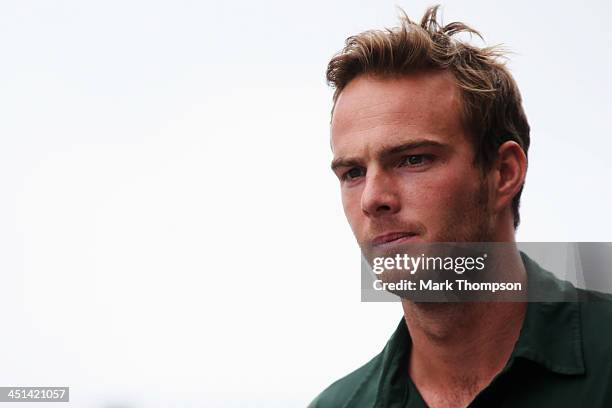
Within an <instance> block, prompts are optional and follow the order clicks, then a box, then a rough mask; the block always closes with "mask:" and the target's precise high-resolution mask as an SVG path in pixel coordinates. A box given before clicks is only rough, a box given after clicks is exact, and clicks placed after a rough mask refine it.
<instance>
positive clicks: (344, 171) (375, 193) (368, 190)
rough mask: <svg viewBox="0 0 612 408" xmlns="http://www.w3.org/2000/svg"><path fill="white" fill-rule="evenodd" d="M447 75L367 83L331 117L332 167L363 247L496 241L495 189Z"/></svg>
mask: <svg viewBox="0 0 612 408" xmlns="http://www.w3.org/2000/svg"><path fill="white" fill-rule="evenodd" d="M460 109H461V105H460V94H459V90H458V88H457V86H456V85H455V83H454V81H453V77H452V75H451V74H450V73H448V72H425V73H418V74H411V75H409V76H404V77H402V78H396V79H380V78H378V79H377V78H373V77H370V76H359V77H357V78H355V79H354V80H352V81H351V82H350V83H349V84H348V86H347V87H346V88H345V89H344V90H343V91H342V93H341V94H340V96H339V98H338V100H337V103H336V106H335V109H334V114H333V118H332V125H331V132H332V140H331V142H332V150H333V153H334V160H333V162H332V168H333V170H334V172H335V173H336V175H337V176H338V178H339V179H340V184H341V191H342V203H343V206H344V212H345V214H346V217H347V218H348V221H349V223H350V225H351V228H352V230H353V233H354V234H355V237H356V238H357V241H358V243H359V245H360V246H361V248H362V250H364V251H367V252H369V253H376V252H387V251H388V250H390V249H393V247H394V246H396V245H399V244H401V243H404V242H413V241H414V242H454V241H487V240H488V239H487V238H488V237H490V227H489V225H490V220H489V218H490V210H489V202H490V200H489V197H488V188H487V186H486V183H485V180H483V177H482V175H481V172H480V170H479V169H478V167H476V166H475V165H474V149H473V147H472V144H471V142H470V138H469V135H468V134H467V132H466V131H465V130H464V128H463V126H462V124H461V119H460Z"/></svg>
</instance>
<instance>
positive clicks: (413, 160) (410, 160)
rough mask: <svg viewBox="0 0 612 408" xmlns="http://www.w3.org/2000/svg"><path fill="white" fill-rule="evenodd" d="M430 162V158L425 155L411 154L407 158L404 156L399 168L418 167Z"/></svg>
mask: <svg viewBox="0 0 612 408" xmlns="http://www.w3.org/2000/svg"><path fill="white" fill-rule="evenodd" d="M430 161H431V156H429V155H426V154H411V155H409V156H404V157H403V158H402V160H401V162H400V167H402V166H411V167H418V166H422V165H424V164H427V163H429V162H430Z"/></svg>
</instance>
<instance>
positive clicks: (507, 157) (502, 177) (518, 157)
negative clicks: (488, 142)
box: [495, 141, 527, 211]
mask: <svg viewBox="0 0 612 408" xmlns="http://www.w3.org/2000/svg"><path fill="white" fill-rule="evenodd" d="M496 169H497V173H498V174H497V175H498V177H497V185H496V186H495V190H496V193H497V194H496V196H497V197H496V205H495V207H496V209H497V210H498V211H501V210H502V209H503V208H505V207H510V206H511V203H512V199H513V198H514V196H515V195H516V194H518V192H519V191H520V189H521V187H522V186H523V183H524V182H525V174H526V173H527V156H526V155H525V152H524V151H523V149H522V148H521V146H520V145H519V144H518V143H516V142H514V141H507V142H504V143H502V145H501V146H499V149H498V150H497V162H496Z"/></svg>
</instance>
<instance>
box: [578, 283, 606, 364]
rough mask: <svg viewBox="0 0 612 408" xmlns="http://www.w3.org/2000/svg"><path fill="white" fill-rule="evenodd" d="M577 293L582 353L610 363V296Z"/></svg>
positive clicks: (589, 292)
mask: <svg viewBox="0 0 612 408" xmlns="http://www.w3.org/2000/svg"><path fill="white" fill-rule="evenodd" d="M579 293H580V319H581V323H582V337H583V344H584V353H585V355H586V356H591V357H596V358H597V359H598V360H599V361H601V360H602V359H604V360H606V361H608V362H612V324H610V323H612V295H611V294H607V293H601V292H595V291H585V290H579Z"/></svg>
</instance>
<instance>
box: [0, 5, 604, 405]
mask: <svg viewBox="0 0 612 408" xmlns="http://www.w3.org/2000/svg"><path fill="white" fill-rule="evenodd" d="M395 4H396V3H395V2H385V1H380V0H373V1H367V2H366V1H361V2H352V1H342V2H340V1H334V2H327V1H325V2H323V1H316V2H301V3H297V2H293V3H292V2H286V1H268V0H266V1H262V2H253V1H239V2H236V1H233V2H201V1H200V2H197V1H176V0H174V1H169V0H168V1H136V0H128V1H126V0H123V1H97V2H94V1H76V0H73V1H47V0H41V1H26V0H20V1H17V0H14V1H7V0H5V1H3V2H2V3H0V142H1V143H0V191H1V196H0V197H1V199H0V273H1V275H0V276H1V277H2V281H1V284H0V317H1V319H0V321H1V322H2V329H1V330H2V335H1V336H0V346H1V348H0V367H1V369H0V385H2V386H9V385H20V386H26V385H58V386H63V385H68V386H71V400H72V401H73V402H72V403H71V404H70V405H71V406H75V407H108V408H110V407H115V408H118V407H130V408H131V407H168V406H173V407H179V406H183V407H191V406H193V407H195V406H206V407H217V406H218V407H225V406H227V407H246V406H248V407H254V406H257V407H303V406H305V405H306V404H307V403H308V402H309V401H310V400H311V399H312V398H314V397H315V396H316V395H317V394H318V393H319V392H320V391H321V390H322V389H323V388H324V387H325V386H327V385H329V383H331V382H332V381H333V380H335V379H337V378H339V377H340V376H342V375H344V374H346V373H348V372H349V371H351V370H353V369H355V368H356V367H358V366H360V365H361V364H363V363H365V362H366V361H367V360H369V359H370V358H371V357H372V356H374V355H375V354H376V353H377V352H378V351H379V350H380V349H381V348H382V347H383V346H384V344H385V342H386V340H387V338H388V337H389V335H390V334H391V332H392V331H393V329H394V328H395V326H396V325H397V322H398V321H399V319H400V317H401V309H400V306H399V305H398V304H395V303H393V304H364V303H360V300H359V299H360V280H359V251H358V248H357V245H356V244H355V242H354V239H353V237H352V235H351V232H350V229H349V227H348V225H347V223H346V221H345V219H344V215H343V213H342V208H341V204H340V199H339V191H338V186H337V181H336V179H335V177H334V176H333V175H332V173H331V171H330V170H329V162H330V160H331V152H330V149H329V139H328V138H329V132H328V123H329V111H330V108H331V90H329V89H328V88H327V87H326V84H325V80H324V71H325V67H326V64H327V61H328V60H329V58H330V57H331V56H332V55H333V54H334V53H335V52H336V51H338V50H339V49H340V48H341V46H342V44H343V41H344V39H345V38H346V37H347V36H349V35H351V34H355V33H358V32H360V31H363V30H366V29H370V28H382V27H385V26H392V25H394V24H395V22H396V16H397V11H396V9H395V7H394V5H395ZM430 4H431V3H429V2H424V1H411V2H401V3H400V5H401V6H403V7H404V8H405V9H406V10H407V12H408V14H409V15H411V16H412V17H413V18H415V19H419V18H420V16H421V14H422V12H423V11H424V9H425V7H426V6H427V5H430ZM610 14H611V13H610V6H609V4H608V3H605V2H603V1H600V2H596V1H588V2H571V3H570V2H563V3H562V2H552V1H551V2H531V1H519V2H512V3H510V2H499V3H497V4H495V3H494V2H489V1H461V2H458V1H449V2H447V3H445V4H444V20H445V21H446V22H450V21H454V20H460V21H464V22H467V23H469V24H471V25H473V26H474V27H475V28H477V29H478V30H480V31H481V32H482V34H483V35H484V37H485V39H486V40H487V43H488V44H495V43H504V44H505V45H506V46H507V47H509V48H510V49H512V50H513V51H514V52H515V54H514V55H513V56H512V61H511V63H510V68H511V70H512V71H513V72H514V74H515V77H516V79H517V81H518V83H519V86H520V88H521V90H522V93H523V97H524V101H525V108H526V111H527V114H528V117H529V119H530V122H531V125H532V148H531V150H530V166H529V171H528V178H527V185H526V188H525V191H524V193H523V201H522V210H521V214H522V219H523V222H522V225H521V227H520V229H519V232H518V239H519V240H523V241H612V233H611V232H610V229H611V227H612V222H611V219H610V216H609V211H610V208H612V193H611V189H610V176H611V175H612V164H611V163H610V158H609V154H610V150H611V148H612V142H611V141H610V140H611V139H610V138H611V136H612V135H611V134H610V120H611V114H612V109H611V100H610V90H611V89H612V80H611V76H610V73H609V69H610V65H611V62H612V61H611V59H610V51H611V50H612V32H611V31H610V29H609V21H610V17H611V16H610ZM61 405H63V404H61ZM23 406H26V405H23ZM36 406H38V405H36Z"/></svg>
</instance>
